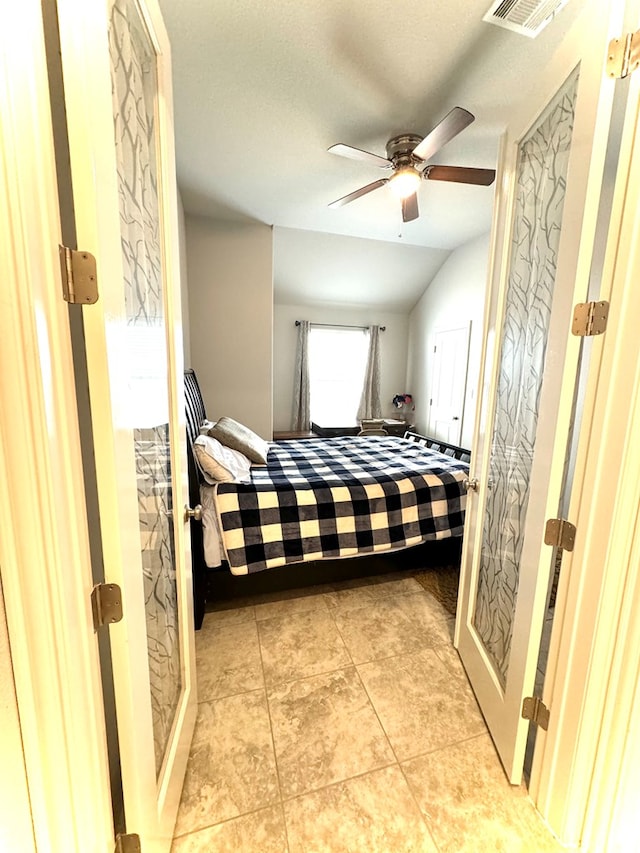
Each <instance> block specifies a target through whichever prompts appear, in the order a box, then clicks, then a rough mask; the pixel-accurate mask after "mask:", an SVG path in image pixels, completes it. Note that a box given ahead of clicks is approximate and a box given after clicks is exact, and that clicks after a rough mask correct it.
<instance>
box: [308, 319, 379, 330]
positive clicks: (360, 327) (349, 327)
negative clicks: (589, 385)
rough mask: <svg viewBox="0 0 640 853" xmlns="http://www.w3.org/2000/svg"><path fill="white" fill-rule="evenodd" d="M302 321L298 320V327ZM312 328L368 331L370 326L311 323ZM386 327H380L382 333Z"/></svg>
mask: <svg viewBox="0 0 640 853" xmlns="http://www.w3.org/2000/svg"><path fill="white" fill-rule="evenodd" d="M300 323H301V320H296V326H299V325H300ZM309 325H310V326H322V328H323V329H368V328H369V327H368V326H345V325H342V324H340V323H309ZM386 328H387V327H386V326H380V331H381V332H384V331H386Z"/></svg>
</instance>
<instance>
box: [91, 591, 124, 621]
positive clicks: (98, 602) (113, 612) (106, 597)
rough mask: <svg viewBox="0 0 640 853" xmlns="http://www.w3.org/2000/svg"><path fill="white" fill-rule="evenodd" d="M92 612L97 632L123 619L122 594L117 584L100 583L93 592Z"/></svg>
mask: <svg viewBox="0 0 640 853" xmlns="http://www.w3.org/2000/svg"><path fill="white" fill-rule="evenodd" d="M91 610H92V611H93V628H94V630H95V631H97V630H98V628H101V627H102V626H103V625H111V624H113V623H114V622H119V621H120V620H121V619H122V592H121V590H120V587H119V586H118V584H117V583H98V584H96V585H95V586H94V588H93V589H92V590H91Z"/></svg>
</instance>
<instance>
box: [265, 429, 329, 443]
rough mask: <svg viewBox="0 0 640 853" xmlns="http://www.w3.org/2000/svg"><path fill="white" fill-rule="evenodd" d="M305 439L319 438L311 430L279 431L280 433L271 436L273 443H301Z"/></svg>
mask: <svg viewBox="0 0 640 853" xmlns="http://www.w3.org/2000/svg"><path fill="white" fill-rule="evenodd" d="M306 438H320V436H319V435H317V433H315V432H313V431H312V430H303V431H299V432H296V431H295V430H281V431H280V432H274V434H273V440H274V441H302V440H304V439H306Z"/></svg>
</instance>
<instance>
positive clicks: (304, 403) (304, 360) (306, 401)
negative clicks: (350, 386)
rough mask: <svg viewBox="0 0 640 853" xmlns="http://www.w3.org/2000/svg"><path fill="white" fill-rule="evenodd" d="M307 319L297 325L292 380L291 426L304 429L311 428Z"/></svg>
mask: <svg viewBox="0 0 640 853" xmlns="http://www.w3.org/2000/svg"><path fill="white" fill-rule="evenodd" d="M309 325H310V324H309V321H308V320H301V321H300V325H299V326H298V347H297V350H296V365H295V374H294V380H293V418H292V424H291V428H292V429H294V430H300V431H306V430H309V429H310V428H311V393H310V389H309Z"/></svg>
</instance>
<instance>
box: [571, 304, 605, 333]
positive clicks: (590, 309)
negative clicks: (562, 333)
mask: <svg viewBox="0 0 640 853" xmlns="http://www.w3.org/2000/svg"><path fill="white" fill-rule="evenodd" d="M608 318H609V303H608V302H579V303H578V304H577V305H576V306H575V307H574V309H573V323H572V324H571V332H572V334H574V335H577V336H578V337H580V338H586V337H591V336H592V335H601V334H602V333H603V332H604V331H605V330H606V328H607V320H608Z"/></svg>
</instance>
